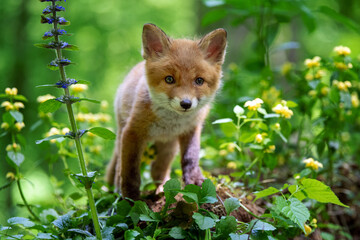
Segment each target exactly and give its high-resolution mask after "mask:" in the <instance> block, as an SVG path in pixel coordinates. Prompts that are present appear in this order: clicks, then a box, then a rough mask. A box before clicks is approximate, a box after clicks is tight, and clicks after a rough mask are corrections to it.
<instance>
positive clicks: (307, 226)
mask: <svg viewBox="0 0 360 240" xmlns="http://www.w3.org/2000/svg"><path fill="white" fill-rule="evenodd" d="M304 228H305V236H306V237H307V236H309V234H310V233H311V231H312V229H311V227H310V226H309V225H307V224H304Z"/></svg>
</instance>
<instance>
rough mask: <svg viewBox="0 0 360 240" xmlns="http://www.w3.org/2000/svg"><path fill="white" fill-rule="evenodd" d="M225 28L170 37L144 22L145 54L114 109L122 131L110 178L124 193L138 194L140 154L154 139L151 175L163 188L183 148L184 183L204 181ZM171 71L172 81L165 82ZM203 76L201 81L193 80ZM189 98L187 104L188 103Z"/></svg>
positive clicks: (129, 195)
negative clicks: (201, 162)
mask: <svg viewBox="0 0 360 240" xmlns="http://www.w3.org/2000/svg"><path fill="white" fill-rule="evenodd" d="M225 47H226V32H225V30H223V29H217V30H214V31H212V32H211V33H209V34H207V35H206V36H205V37H204V38H202V39H201V40H199V41H193V40H188V39H171V38H169V37H168V36H167V35H166V34H165V33H164V32H163V31H162V30H161V29H160V28H158V27H156V26H155V25H153V24H145V25H144V29H143V50H144V52H143V57H144V59H145V61H143V62H141V63H139V64H138V65H136V66H135V67H134V68H133V69H132V70H131V71H130V73H129V74H128V76H127V77H126V78H125V80H124V82H123V83H122V84H121V85H120V87H119V89H118V91H117V95H116V99H115V112H116V116H117V122H118V132H117V133H118V134H117V140H116V145H115V150H114V155H113V159H112V161H111V162H110V164H109V165H108V169H107V181H108V182H109V183H110V184H114V185H115V187H116V191H118V192H121V193H122V194H123V196H125V197H130V198H132V199H136V198H138V197H139V187H140V169H139V167H140V157H141V155H142V152H143V150H144V147H145V146H146V144H147V142H149V141H154V142H155V146H156V148H157V152H158V154H157V159H156V160H155V161H154V163H153V164H152V170H151V175H152V177H153V179H154V180H155V181H156V183H157V184H158V186H159V188H158V190H160V191H161V188H162V185H163V184H164V182H165V181H166V180H167V179H168V178H169V168H170V165H171V161H172V159H173V157H174V156H175V154H176V151H177V149H178V147H177V146H178V145H179V144H180V149H181V159H182V160H181V164H182V169H183V178H184V182H185V183H186V184H191V183H192V184H198V185H199V184H201V183H202V181H203V176H202V175H201V172H200V168H199V166H198V158H199V156H198V155H199V150H200V134H201V127H202V123H203V121H204V119H205V117H206V115H207V113H208V111H209V109H210V104H211V101H212V99H213V98H214V96H215V94H216V91H217V90H218V89H219V86H220V78H221V65H222V63H223V59H224V54H225ZM167 76H171V77H172V78H173V79H174V82H172V83H167V82H166V81H165V78H166V77H167ZM197 78H202V79H204V81H203V83H201V84H200V83H199V82H196V81H195V79H197ZM184 102H186V104H185V105H186V106H185V105H184Z"/></svg>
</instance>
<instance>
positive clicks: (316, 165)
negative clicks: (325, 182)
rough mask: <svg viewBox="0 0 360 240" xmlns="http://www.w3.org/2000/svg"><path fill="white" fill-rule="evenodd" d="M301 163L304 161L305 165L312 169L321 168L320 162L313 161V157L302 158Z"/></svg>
mask: <svg viewBox="0 0 360 240" xmlns="http://www.w3.org/2000/svg"><path fill="white" fill-rule="evenodd" d="M303 163H305V167H308V168H311V169H313V170H318V169H319V168H323V165H322V163H320V162H318V161H315V160H314V159H313V158H307V159H304V160H303Z"/></svg>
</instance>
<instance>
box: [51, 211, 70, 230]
mask: <svg viewBox="0 0 360 240" xmlns="http://www.w3.org/2000/svg"><path fill="white" fill-rule="evenodd" d="M74 213H75V211H74V210H71V211H69V212H68V213H67V214H64V215H62V216H60V217H58V218H57V219H56V220H55V221H53V222H52V224H54V226H55V227H57V228H59V229H60V230H66V229H68V228H70V227H71V216H72V215H73V214H74Z"/></svg>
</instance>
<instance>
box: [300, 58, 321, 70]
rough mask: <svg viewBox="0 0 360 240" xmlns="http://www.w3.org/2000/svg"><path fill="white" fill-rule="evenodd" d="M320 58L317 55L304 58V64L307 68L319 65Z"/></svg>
mask: <svg viewBox="0 0 360 240" xmlns="http://www.w3.org/2000/svg"><path fill="white" fill-rule="evenodd" d="M320 60H321V58H320V57H319V56H315V57H314V58H313V59H310V58H308V59H305V62H304V64H305V66H306V67H308V68H313V67H319V66H320Z"/></svg>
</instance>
